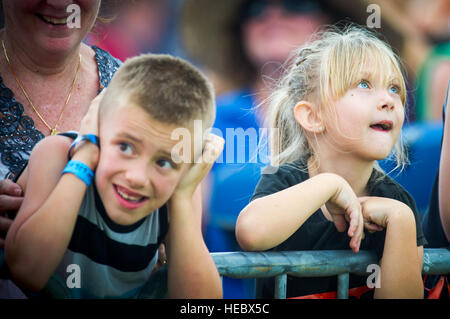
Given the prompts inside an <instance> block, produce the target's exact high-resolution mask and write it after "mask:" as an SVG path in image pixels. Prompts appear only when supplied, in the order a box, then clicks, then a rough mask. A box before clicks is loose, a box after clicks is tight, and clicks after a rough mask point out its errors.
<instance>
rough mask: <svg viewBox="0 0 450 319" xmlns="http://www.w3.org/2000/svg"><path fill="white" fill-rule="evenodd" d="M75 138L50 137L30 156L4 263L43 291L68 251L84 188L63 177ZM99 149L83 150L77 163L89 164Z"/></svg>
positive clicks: (24, 282)
mask: <svg viewBox="0 0 450 319" xmlns="http://www.w3.org/2000/svg"><path fill="white" fill-rule="evenodd" d="M71 142H72V140H71V139H69V138H67V137H63V136H50V137H47V138H45V139H44V140H43V141H41V142H39V143H38V144H37V145H36V146H35V148H34V150H33V152H32V153H31V156H30V160H29V164H28V168H27V171H26V172H25V174H27V176H26V177H27V186H26V191H25V198H24V201H23V204H22V206H21V208H20V210H19V212H18V214H17V217H16V219H15V220H14V222H13V224H12V226H11V228H10V230H9V232H8V236H7V238H6V250H5V253H6V261H7V264H8V266H9V268H10V271H11V274H12V276H13V278H14V279H15V280H17V282H18V283H20V284H22V285H23V286H25V287H26V288H28V289H31V290H40V289H42V288H43V287H44V286H45V284H46V282H47V280H48V278H50V276H51V275H52V274H53V272H54V271H55V269H56V267H57V266H58V264H59V262H60V260H61V258H62V256H63V254H64V252H65V251H66V249H67V246H68V244H69V241H70V238H71V236H72V231H73V228H74V226H75V221H76V218H77V215H78V210H79V208H80V205H81V202H82V199H83V196H84V193H85V191H86V184H85V183H84V182H83V181H81V180H80V179H78V178H77V177H75V176H74V175H73V174H64V175H62V176H61V173H62V171H63V169H64V167H65V165H66V164H67V151H68V149H69V146H70V144H71ZM95 152H97V155H98V149H97V147H96V146H94V145H92V146H87V145H86V146H83V147H82V148H81V149H80V151H79V152H77V153H76V154H75V155H74V157H73V159H75V160H80V161H84V162H85V163H86V164H88V165H89V166H90V167H91V168H92V167H93V166H95V165H92V164H91V162H89V158H90V156H91V154H93V155H94V156H97V155H96V153H95Z"/></svg>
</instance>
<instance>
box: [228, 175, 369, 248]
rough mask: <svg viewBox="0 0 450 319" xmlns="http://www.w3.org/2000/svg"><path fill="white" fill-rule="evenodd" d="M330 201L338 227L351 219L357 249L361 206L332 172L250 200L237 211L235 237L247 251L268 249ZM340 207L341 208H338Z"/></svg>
mask: <svg viewBox="0 0 450 319" xmlns="http://www.w3.org/2000/svg"><path fill="white" fill-rule="evenodd" d="M326 203H328V205H329V204H333V205H332V206H333V208H334V209H332V210H329V211H330V213H331V214H332V218H333V220H334V223H335V225H336V228H337V229H338V230H339V231H344V230H345V228H346V221H345V220H346V219H347V220H349V221H350V227H349V230H348V235H349V236H350V237H352V239H351V241H350V247H351V248H352V249H353V251H355V252H357V251H358V250H359V245H360V243H361V237H362V234H363V219H362V215H361V207H360V204H359V202H358V200H357V197H356V195H355V193H354V192H353V190H352V188H351V187H350V185H349V184H348V183H347V182H346V181H345V179H344V178H342V177H340V176H339V175H336V174H332V173H324V174H319V175H316V176H314V177H312V178H310V179H308V180H306V181H304V182H302V183H299V184H297V185H294V186H291V187H289V188H286V189H284V190H282V191H279V192H277V193H274V194H271V195H268V196H265V197H261V198H258V199H256V200H254V201H252V202H250V203H249V204H248V205H247V206H246V207H245V208H244V209H243V210H242V211H241V213H240V214H239V217H238V219H237V222H236V238H237V240H238V242H239V245H240V246H241V247H242V248H243V249H244V250H247V251H259V250H267V249H270V248H272V247H275V246H277V245H279V244H281V243H282V242H284V241H285V240H286V239H288V238H289V237H290V236H291V235H292V234H293V233H294V232H295V231H296V230H297V229H298V228H299V227H300V226H302V225H303V223H304V222H305V221H306V220H307V219H308V218H309V217H310V216H311V215H312V214H313V213H314V212H315V211H317V210H318V209H319V208H320V207H322V205H324V204H326ZM339 208H340V209H339Z"/></svg>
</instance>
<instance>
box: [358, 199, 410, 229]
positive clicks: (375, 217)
mask: <svg viewBox="0 0 450 319" xmlns="http://www.w3.org/2000/svg"><path fill="white" fill-rule="evenodd" d="M358 200H359V202H360V203H361V208H362V214H363V217H364V226H365V227H366V228H367V229H368V230H369V231H372V232H373V231H380V230H383V229H384V228H386V227H387V225H388V224H389V219H390V218H391V217H392V216H393V215H394V214H398V213H399V212H402V211H410V208H409V207H408V206H407V205H405V204H404V203H402V202H400V201H398V200H395V199H391V198H385V197H359V198H358Z"/></svg>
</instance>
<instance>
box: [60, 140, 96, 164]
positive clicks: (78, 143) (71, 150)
mask: <svg viewBox="0 0 450 319" xmlns="http://www.w3.org/2000/svg"><path fill="white" fill-rule="evenodd" d="M85 142H90V143H92V144H95V145H97V147H98V148H100V140H99V138H98V136H97V135H94V134H84V135H79V136H78V137H77V138H76V139H75V140H74V141H73V142H72V144H71V145H70V148H69V152H68V153H67V157H68V159H69V160H70V159H71V158H72V156H73V154H74V153H75V152H76V151H77V150H78V149H79V148H80V147H81V146H82V145H83V144H84V143H85Z"/></svg>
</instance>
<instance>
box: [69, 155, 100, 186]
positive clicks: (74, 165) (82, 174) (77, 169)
mask: <svg viewBox="0 0 450 319" xmlns="http://www.w3.org/2000/svg"><path fill="white" fill-rule="evenodd" d="M62 173H63V174H65V173H72V174H74V175H75V176H76V177H78V178H79V179H81V180H82V181H83V182H84V183H85V184H86V185H87V186H88V187H89V186H90V185H91V183H92V180H93V179H94V172H93V171H92V170H91V169H90V168H89V166H87V165H86V164H84V163H83V162H80V161H76V160H70V161H69V162H68V163H67V165H66V167H65V168H64V170H63V172H62Z"/></svg>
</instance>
